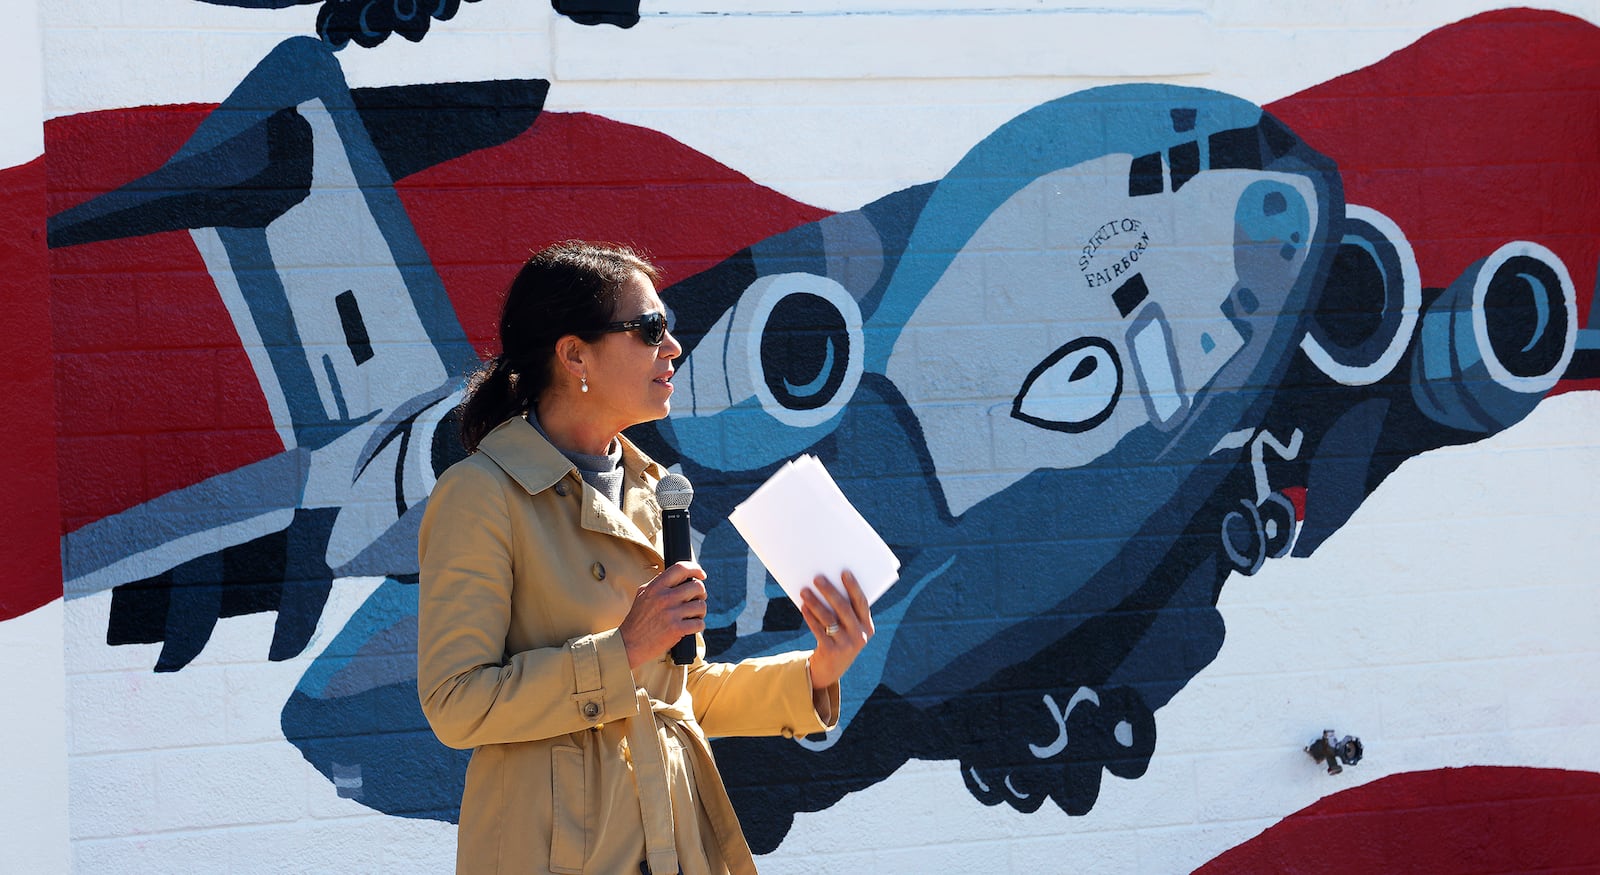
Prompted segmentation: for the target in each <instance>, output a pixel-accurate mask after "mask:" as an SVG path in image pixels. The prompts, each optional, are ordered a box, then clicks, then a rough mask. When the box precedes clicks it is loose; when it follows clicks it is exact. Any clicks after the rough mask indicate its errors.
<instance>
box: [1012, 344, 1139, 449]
mask: <svg viewBox="0 0 1600 875" xmlns="http://www.w3.org/2000/svg"><path fill="white" fill-rule="evenodd" d="M1121 395H1122V360H1121V358H1120V357H1119V356H1118V355H1117V351H1116V349H1115V348H1114V347H1112V345H1111V344H1110V343H1109V342H1108V341H1106V340H1104V339H1101V338H1098V337H1080V338H1078V339H1076V340H1073V341H1072V342H1070V343H1068V344H1066V345H1064V346H1062V347H1060V348H1059V349H1057V350H1056V351H1055V352H1053V353H1051V354H1050V355H1049V356H1047V357H1046V358H1045V360H1044V361H1042V362H1040V363H1039V365H1038V366H1037V367H1035V368H1034V369H1033V371H1032V372H1030V373H1029V374H1028V377H1027V379H1025V380H1023V381H1022V389H1021V390H1020V391H1018V392H1017V397H1016V400H1014V401H1013V402H1012V404H1011V415H1012V416H1013V417H1015V418H1017V419H1020V420H1022V421H1023V422H1026V423H1029V424H1032V425H1037V426H1039V427H1040V428H1047V429H1050V430H1052V431H1064V432H1074V433H1075V432H1083V431H1088V430H1089V429H1091V428H1094V427H1095V426H1097V425H1099V424H1100V423H1102V422H1105V421H1106V420H1107V419H1108V418H1110V416H1111V411H1112V410H1113V409H1115V408H1116V406H1117V399H1118V398H1119V397H1120V396H1121Z"/></svg>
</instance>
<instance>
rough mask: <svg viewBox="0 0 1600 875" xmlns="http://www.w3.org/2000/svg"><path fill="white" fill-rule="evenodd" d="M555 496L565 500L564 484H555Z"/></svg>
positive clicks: (565, 490)
mask: <svg viewBox="0 0 1600 875" xmlns="http://www.w3.org/2000/svg"><path fill="white" fill-rule="evenodd" d="M556 494H557V495H559V496H561V497H563V498H565V497H566V495H567V484H566V483H564V482H563V483H557V484H556Z"/></svg>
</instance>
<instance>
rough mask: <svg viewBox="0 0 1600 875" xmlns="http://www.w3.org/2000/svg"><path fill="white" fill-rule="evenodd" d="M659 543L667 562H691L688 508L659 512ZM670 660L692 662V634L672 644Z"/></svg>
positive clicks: (692, 550) (681, 663) (691, 544)
mask: <svg viewBox="0 0 1600 875" xmlns="http://www.w3.org/2000/svg"><path fill="white" fill-rule="evenodd" d="M661 545H662V547H663V548H665V549H664V550H663V554H662V555H663V558H665V559H666V560H667V564H668V565H671V564H672V563H674V562H693V561H694V543H693V542H692V541H690V540H689V510H688V508H677V509H673V510H664V511H662V512H661ZM671 652H672V662H673V664H674V665H688V664H689V663H691V662H694V657H695V641H694V636H693V635H685V636H683V637H682V638H680V639H679V640H678V643H677V644H674V645H672V651H671Z"/></svg>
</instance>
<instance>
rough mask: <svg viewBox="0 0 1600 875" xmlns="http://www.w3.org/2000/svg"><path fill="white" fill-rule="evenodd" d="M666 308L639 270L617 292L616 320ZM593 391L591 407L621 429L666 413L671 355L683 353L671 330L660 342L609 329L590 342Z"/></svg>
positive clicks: (670, 386)
mask: <svg viewBox="0 0 1600 875" xmlns="http://www.w3.org/2000/svg"><path fill="white" fill-rule="evenodd" d="M652 312H653V313H665V312H666V307H665V306H664V305H663V304H662V303H661V297H660V296H659V295H657V294H656V289H655V286H654V285H653V284H651V282H650V279H649V278H648V277H646V276H645V275H644V274H641V273H635V274H634V275H633V277H632V278H631V279H629V280H628V282H627V284H626V285H624V286H623V287H622V289H621V290H620V292H619V293H618V295H617V309H616V316H615V318H616V321H619V322H632V321H634V320H635V319H638V318H639V317H640V316H642V315H644V314H645V313H652ZM590 350H591V352H592V356H591V357H590V360H589V365H588V378H589V392H588V394H587V395H586V396H585V400H587V401H588V402H589V404H590V405H591V408H592V412H593V414H594V415H595V416H597V417H600V419H601V421H604V422H606V423H607V424H608V425H615V427H616V430H617V431H621V430H622V429H624V428H627V427H628V426H631V425H638V424H639V423H641V422H650V421H652V420H657V419H662V418H664V417H666V415H667V413H668V411H670V410H671V407H672V383H671V382H670V381H671V379H672V372H673V367H672V360H673V359H675V358H677V357H678V356H679V355H681V354H682V353H683V347H682V346H680V345H679V344H678V340H677V338H675V337H673V336H672V332H670V331H669V332H667V334H666V336H665V337H664V338H663V339H662V341H661V345H660V346H651V345H649V344H648V343H645V342H644V338H642V337H641V336H640V334H639V332H638V331H622V332H616V333H612V334H607V335H605V336H604V337H601V338H600V339H599V340H598V341H596V342H595V343H593V344H592V345H591V346H590Z"/></svg>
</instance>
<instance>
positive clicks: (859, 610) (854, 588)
mask: <svg viewBox="0 0 1600 875" xmlns="http://www.w3.org/2000/svg"><path fill="white" fill-rule="evenodd" d="M839 578H840V580H843V581H844V588H845V592H847V593H849V594H850V608H851V610H852V612H853V613H854V614H855V617H856V622H857V623H859V624H860V625H861V628H862V629H864V630H866V633H867V637H868V638H871V637H872V633H873V632H875V631H876V629H875V627H874V626H873V624H872V606H871V605H870V604H868V603H867V594H866V592H864V591H863V590H862V589H861V584H860V582H859V581H857V580H856V576H855V575H854V574H851V573H850V572H848V571H846V572H844V573H843V574H841V575H840V576H839Z"/></svg>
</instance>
